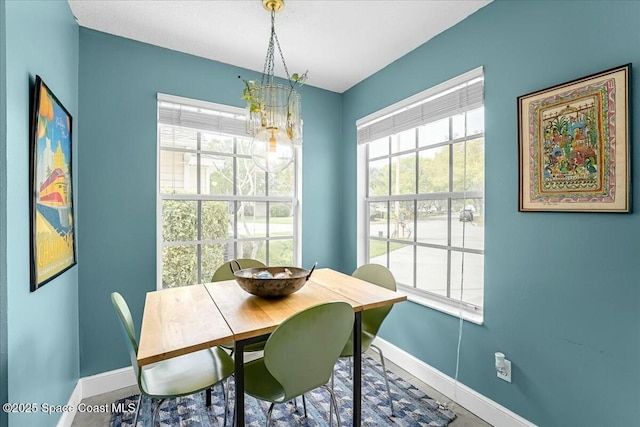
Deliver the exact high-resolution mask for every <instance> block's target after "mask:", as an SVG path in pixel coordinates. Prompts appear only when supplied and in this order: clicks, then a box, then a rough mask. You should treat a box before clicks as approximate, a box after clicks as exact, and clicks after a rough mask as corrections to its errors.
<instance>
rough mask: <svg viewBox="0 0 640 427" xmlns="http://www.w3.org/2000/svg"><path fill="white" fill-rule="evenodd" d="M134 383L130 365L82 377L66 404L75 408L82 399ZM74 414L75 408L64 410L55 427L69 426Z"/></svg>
mask: <svg viewBox="0 0 640 427" xmlns="http://www.w3.org/2000/svg"><path fill="white" fill-rule="evenodd" d="M136 383H137V382H136V376H135V374H134V373H133V368H131V367H129V368H122V369H116V370H113V371H109V372H103V373H101V374H97V375H92V376H90V377H83V378H80V379H79V380H78V383H77V384H76V387H75V388H74V389H73V392H72V393H71V397H70V398H69V403H68V405H70V407H72V408H77V407H78V404H79V403H80V402H81V401H82V399H86V398H87V397H93V396H97V395H99V394H103V393H109V392H111V391H114V390H118V389H121V388H125V387H130V386H132V385H136ZM75 416H76V411H75V410H74V411H69V412H64V413H63V414H62V417H60V420H59V421H58V424H57V427H71V424H72V423H73V419H74V418H75Z"/></svg>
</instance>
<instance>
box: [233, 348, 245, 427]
mask: <svg viewBox="0 0 640 427" xmlns="http://www.w3.org/2000/svg"><path fill="white" fill-rule="evenodd" d="M244 346H245V340H239V341H236V344H235V348H234V350H233V361H234V364H233V375H234V381H235V385H236V392H235V400H236V401H235V405H234V407H235V418H236V423H235V425H236V426H244Z"/></svg>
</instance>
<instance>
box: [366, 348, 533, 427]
mask: <svg viewBox="0 0 640 427" xmlns="http://www.w3.org/2000/svg"><path fill="white" fill-rule="evenodd" d="M374 344H375V345H377V346H378V347H380V348H381V349H382V351H383V353H384V357H385V358H386V359H389V360H390V361H391V362H393V363H395V364H396V365H398V366H400V367H401V368H402V369H404V370H405V371H407V372H409V373H410V374H411V375H413V376H414V377H416V378H418V379H419V380H420V381H422V382H424V383H426V384H429V385H430V386H431V387H433V388H434V389H436V390H438V391H439V392H440V393H442V394H444V395H445V396H447V397H448V398H449V399H453V396H454V384H455V380H454V379H453V378H451V377H449V376H448V375H445V374H443V373H442V372H440V371H439V370H437V369H436V368H434V367H432V366H430V365H428V364H426V363H425V362H423V361H422V360H420V359H418V358H416V357H415V356H412V355H410V354H409V353H407V352H406V351H404V350H401V349H399V348H398V347H396V346H395V345H393V344H391V343H389V342H388V341H385V340H383V339H381V338H376V339H375V341H374ZM455 388H456V393H455V394H456V397H457V402H456V403H458V404H460V405H461V406H464V407H465V408H466V409H467V410H469V411H471V412H473V413H474V414H475V415H477V416H478V417H480V418H482V419H483V420H485V421H486V422H488V423H489V424H491V425H493V426H495V427H536V426H535V424H533V423H531V422H530V421H528V420H526V419H524V418H522V417H521V416H520V415H518V414H516V413H514V412H512V411H510V410H509V409H507V408H505V407H504V406H502V405H500V404H499V403H496V402H494V401H493V400H491V399H489V398H488V397H485V396H483V395H482V394H480V393H478V392H477V391H475V390H473V389H471V388H469V387H467V386H466V385H464V384H462V383H460V382H459V381H458V383H457V385H456V386H455ZM443 403H444V402H443Z"/></svg>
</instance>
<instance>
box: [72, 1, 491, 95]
mask: <svg viewBox="0 0 640 427" xmlns="http://www.w3.org/2000/svg"><path fill="white" fill-rule="evenodd" d="M68 1H69V4H70V6H71V10H72V11H73V14H74V15H75V16H76V18H77V20H78V23H79V24H80V25H81V26H83V27H87V28H91V29H95V30H98V31H102V32H105V33H110V34H115V35H118V36H122V37H126V38H130V39H133V40H139V41H142V42H146V43H150V44H153V45H157V46H161V47H165V48H168V49H172V50H176V51H180V52H185V53H190V54H193V55H197V56H201V57H204V58H209V59H214V60H216V61H220V62H224V63H227V64H232V65H236V66H239V67H243V68H248V69H250V70H255V71H259V72H262V69H263V66H264V59H265V56H266V51H267V44H268V41H269V33H270V17H269V12H267V11H266V10H265V9H264V8H263V7H262V1H261V0H250V1H249V0H226V1H223V0H199V1H195V0H173V1H171V0H68ZM489 2H490V0H386V1H382V0H372V1H370V0H286V1H285V3H286V4H285V8H284V10H283V11H281V12H279V13H277V14H276V21H275V22H276V33H277V34H278V39H279V40H280V46H281V48H282V51H283V54H284V57H285V60H286V61H287V67H288V69H289V72H290V73H291V74H293V73H296V72H297V73H303V72H304V71H306V70H309V76H308V80H307V84H310V85H313V86H317V87H321V88H323V89H329V90H332V91H335V92H339V93H341V92H344V91H345V90H347V89H349V88H350V87H351V86H353V85H355V84H357V83H358V82H360V81H362V80H364V79H365V78H367V77H368V76H370V75H372V74H374V73H375V72H376V71H378V70H380V69H382V68H384V67H385V66H387V65H388V64H390V63H391V62H393V61H394V60H396V59H398V58H400V57H401V56H403V55H405V54H406V53H408V52H410V51H412V50H413V49H415V48H416V47H418V46H420V45H421V44H423V43H424V42H426V41H427V40H429V39H431V38H432V37H434V36H435V35H437V34H439V33H441V32H442V31H444V30H446V29H447V28H449V27H451V26H453V25H455V24H456V23H458V22H460V21H461V20H463V19H464V18H466V17H467V16H469V15H471V14H472V13H473V12H475V11H476V10H478V9H480V8H481V7H483V6H486V5H487V4H488V3H489ZM276 74H277V75H280V76H282V75H283V74H284V70H283V68H282V62H281V60H280V58H276Z"/></svg>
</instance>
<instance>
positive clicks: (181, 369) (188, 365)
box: [111, 292, 233, 426]
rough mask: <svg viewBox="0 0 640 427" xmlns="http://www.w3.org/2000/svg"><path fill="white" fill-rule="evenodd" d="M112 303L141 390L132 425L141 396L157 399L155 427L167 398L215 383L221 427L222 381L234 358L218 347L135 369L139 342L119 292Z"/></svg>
mask: <svg viewBox="0 0 640 427" xmlns="http://www.w3.org/2000/svg"><path fill="white" fill-rule="evenodd" d="M111 302H112V303H113V307H114V308H115V310H116V313H117V314H118V318H119V319H120V326H121V327H122V332H123V335H124V339H125V341H126V343H127V348H128V350H129V356H130V357H131V366H132V367H133V371H134V373H135V375H136V379H137V382H138V388H139V389H140V396H139V397H138V405H137V407H136V415H135V418H134V421H133V425H134V426H135V425H136V424H137V422H138V415H139V412H140V403H141V402H142V396H143V395H144V396H147V397H150V398H151V399H152V402H153V401H156V400H157V404H156V407H155V409H154V411H153V417H152V419H151V425H152V426H154V425H155V419H156V416H157V414H158V410H159V409H160V406H161V405H162V403H163V402H164V401H165V400H166V399H168V398H173V397H179V396H186V395H189V394H193V393H197V392H199V391H202V390H206V389H209V388H211V387H213V386H214V385H216V384H220V385H221V387H222V388H223V393H224V395H225V412H224V425H226V423H227V413H228V402H227V395H226V392H225V390H224V380H225V379H226V378H228V377H229V376H230V375H231V374H233V359H232V358H231V357H230V356H229V355H228V354H227V353H226V352H225V351H224V350H222V349H221V348H219V347H214V348H209V349H206V350H201V351H198V352H194V353H188V354H185V355H183V356H178V357H174V358H171V359H167V360H163V361H160V362H158V363H156V364H153V365H152V366H150V367H144V366H143V367H138V361H137V354H138V341H137V340H136V333H135V330H134V325H133V319H132V317H131V312H130V311H129V306H128V305H127V302H126V301H125V299H124V298H123V297H122V295H120V294H119V293H118V292H113V293H112V294H111Z"/></svg>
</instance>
